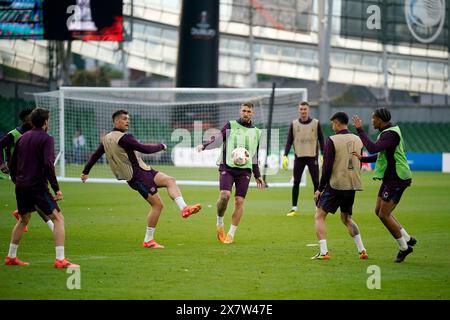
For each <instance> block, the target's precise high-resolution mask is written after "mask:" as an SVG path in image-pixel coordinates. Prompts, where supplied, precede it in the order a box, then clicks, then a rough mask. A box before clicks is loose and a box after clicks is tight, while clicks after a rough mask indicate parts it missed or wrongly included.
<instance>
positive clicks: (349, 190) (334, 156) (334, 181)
mask: <svg viewBox="0 0 450 320" xmlns="http://www.w3.org/2000/svg"><path fill="white" fill-rule="evenodd" d="M330 120H331V126H332V128H333V131H334V132H335V133H336V134H335V135H333V136H331V137H329V138H328V140H327V143H326V147H325V153H324V162H323V167H322V177H321V179H320V184H319V187H318V189H317V191H316V192H315V193H314V199H315V200H316V203H317V209H316V216H315V220H316V234H317V238H318V240H319V245H320V252H319V253H318V254H317V255H316V256H314V257H312V258H311V259H319V260H329V259H330V254H329V252H328V247H327V240H326V229H325V218H326V217H327V214H328V213H333V214H334V213H335V212H336V210H337V209H338V208H339V207H340V209H341V221H342V222H343V223H344V225H345V226H346V227H347V230H348V233H349V234H350V236H351V237H352V238H353V240H354V241H355V244H356V247H357V248H358V252H359V258H360V259H367V258H368V255H367V252H366V249H365V248H364V245H363V242H362V240H361V234H360V232H359V228H358V226H357V224H356V223H355V221H354V220H353V219H352V213H353V202H354V201H355V193H356V191H359V190H362V183H361V165H360V161H359V159H358V157H356V156H355V154H357V155H361V152H362V148H363V144H362V142H361V139H360V138H359V137H358V136H357V135H354V134H352V133H351V132H350V131H348V115H347V114H346V113H345V112H337V113H335V114H334V115H333V116H332V117H331V119H330Z"/></svg>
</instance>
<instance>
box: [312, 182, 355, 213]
mask: <svg viewBox="0 0 450 320" xmlns="http://www.w3.org/2000/svg"><path fill="white" fill-rule="evenodd" d="M354 202H355V191H353V190H349V191H347V190H345V191H342V190H334V189H331V188H329V187H327V188H326V189H325V190H324V191H323V193H322V195H321V196H320V199H319V202H318V204H317V206H318V207H320V208H322V209H323V210H324V211H325V212H327V213H335V212H336V210H337V209H338V208H341V212H343V213H348V214H349V215H351V214H352V213H353V203H354Z"/></svg>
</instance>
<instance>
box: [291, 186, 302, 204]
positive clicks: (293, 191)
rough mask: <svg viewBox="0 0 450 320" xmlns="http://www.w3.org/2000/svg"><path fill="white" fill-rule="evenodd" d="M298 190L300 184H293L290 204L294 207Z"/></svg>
mask: <svg viewBox="0 0 450 320" xmlns="http://www.w3.org/2000/svg"><path fill="white" fill-rule="evenodd" d="M299 192H300V185H299V184H294V186H293V187H292V206H293V207H296V206H297V203H298V194H299Z"/></svg>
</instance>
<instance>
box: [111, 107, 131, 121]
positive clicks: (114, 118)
mask: <svg viewBox="0 0 450 320" xmlns="http://www.w3.org/2000/svg"><path fill="white" fill-rule="evenodd" d="M122 114H128V111H127V110H123V109H122V110H117V111H116V112H114V113H113V115H112V120H113V121H114V120H116V118H117V117H118V116H120V115H122Z"/></svg>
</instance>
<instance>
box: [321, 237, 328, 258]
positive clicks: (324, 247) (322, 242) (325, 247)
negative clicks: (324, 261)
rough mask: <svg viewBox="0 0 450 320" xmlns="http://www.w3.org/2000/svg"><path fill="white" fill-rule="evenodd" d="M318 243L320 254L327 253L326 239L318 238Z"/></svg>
mask: <svg viewBox="0 0 450 320" xmlns="http://www.w3.org/2000/svg"><path fill="white" fill-rule="evenodd" d="M319 245H320V254H321V255H325V254H327V253H328V247H327V240H326V239H322V240H319Z"/></svg>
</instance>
